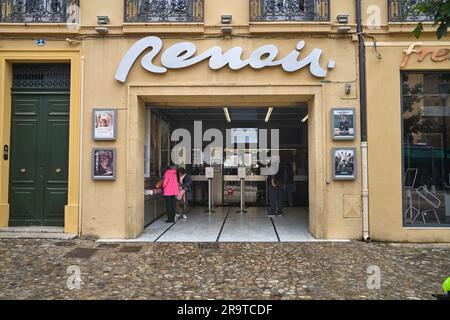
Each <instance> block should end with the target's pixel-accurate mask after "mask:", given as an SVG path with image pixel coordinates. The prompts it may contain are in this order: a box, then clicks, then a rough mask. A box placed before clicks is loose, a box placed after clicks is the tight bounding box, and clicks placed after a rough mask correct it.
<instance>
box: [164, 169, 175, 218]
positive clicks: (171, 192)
mask: <svg viewBox="0 0 450 320" xmlns="http://www.w3.org/2000/svg"><path fill="white" fill-rule="evenodd" d="M162 187H163V195H164V199H165V201H166V208H167V217H168V219H167V220H166V222H168V223H173V222H175V196H176V195H177V194H178V179H177V170H176V169H174V168H168V169H167V170H166V171H165V172H164V180H163V185H162Z"/></svg>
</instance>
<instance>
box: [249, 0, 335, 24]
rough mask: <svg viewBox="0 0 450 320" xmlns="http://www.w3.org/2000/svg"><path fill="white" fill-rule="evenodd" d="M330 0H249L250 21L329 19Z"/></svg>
mask: <svg viewBox="0 0 450 320" xmlns="http://www.w3.org/2000/svg"><path fill="white" fill-rule="evenodd" d="M329 20H330V0H250V21H252V22H257V21H329Z"/></svg>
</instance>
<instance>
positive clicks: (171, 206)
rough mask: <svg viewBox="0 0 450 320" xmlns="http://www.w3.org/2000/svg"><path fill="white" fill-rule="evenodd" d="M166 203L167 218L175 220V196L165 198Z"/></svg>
mask: <svg viewBox="0 0 450 320" xmlns="http://www.w3.org/2000/svg"><path fill="white" fill-rule="evenodd" d="M164 200H165V201H166V209H167V217H168V219H169V220H174V219H175V196H164Z"/></svg>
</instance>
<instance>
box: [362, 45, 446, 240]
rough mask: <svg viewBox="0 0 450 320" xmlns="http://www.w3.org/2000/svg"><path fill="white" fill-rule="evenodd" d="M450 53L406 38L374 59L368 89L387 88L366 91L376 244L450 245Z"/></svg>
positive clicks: (435, 46) (371, 59)
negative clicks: (449, 140) (394, 242)
mask: <svg viewBox="0 0 450 320" xmlns="http://www.w3.org/2000/svg"><path fill="white" fill-rule="evenodd" d="M369 46H370V47H372V48H373V44H372V45H369ZM449 52H450V51H449V49H448V42H446V41H429V42H427V41H423V42H406V41H405V42H390V43H389V42H386V43H381V47H379V53H380V54H381V55H382V59H381V60H380V61H378V62H377V61H376V60H374V59H373V58H372V57H370V56H369V57H370V58H369V59H370V60H369V63H368V86H369V88H377V87H378V86H381V85H383V88H384V89H383V94H381V93H380V91H379V90H368V95H369V106H368V109H369V114H368V118H369V121H368V125H369V132H370V133H369V135H370V138H371V139H370V157H369V166H370V171H369V179H370V185H371V188H370V189H371V190H370V193H371V202H370V211H371V213H372V215H371V228H370V229H371V233H372V235H373V237H375V238H377V239H384V240H392V241H412V242H416V241H435V242H447V241H449V229H448V228H449V226H450V221H449V214H450V207H449V197H450V193H449V188H448V186H449V185H450V181H449V164H450V162H449V159H448V158H449V157H448V156H449V155H448V152H449V142H448V138H447V137H448V134H449V132H450V131H449V130H450V129H449V125H448V121H449V118H448V117H449V115H450V114H449V112H448V110H449V101H448V93H449V73H448V70H449V66H450V61H449ZM375 69H376V71H375ZM380 74H382V76H380ZM386 97H389V99H386ZM387 113H389V115H390V116H389V117H386V116H385V115H386V114H387ZM388 136H390V137H396V138H395V139H386V137H388ZM388 172H389V174H388ZM378 199H386V201H378ZM399 199H402V200H401V201H400V200H399ZM376 213H378V215H377V216H375V214H376Z"/></svg>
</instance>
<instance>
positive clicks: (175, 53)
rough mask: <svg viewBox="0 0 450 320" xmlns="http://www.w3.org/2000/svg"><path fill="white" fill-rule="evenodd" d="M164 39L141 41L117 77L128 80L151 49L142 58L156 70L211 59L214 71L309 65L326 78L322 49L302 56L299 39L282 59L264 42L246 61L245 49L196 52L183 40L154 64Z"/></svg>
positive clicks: (291, 68)
mask: <svg viewBox="0 0 450 320" xmlns="http://www.w3.org/2000/svg"><path fill="white" fill-rule="evenodd" d="M162 47H163V42H162V40H161V39H160V38H158V37H154V36H150V37H145V38H143V39H141V40H139V41H137V42H136V43H135V44H134V45H133V46H132V47H131V48H130V49H129V50H128V52H127V53H126V54H125V56H124V57H123V59H122V61H121V62H120V65H119V67H118V68H117V72H116V76H115V79H116V80H117V81H120V82H125V81H126V80H127V77H128V74H129V73H130V70H131V68H132V67H133V65H134V63H135V62H136V60H137V59H138V58H139V56H140V55H141V54H143V53H144V52H145V51H147V50H148V49H150V51H149V52H148V53H146V54H145V55H144V56H143V57H142V59H141V65H142V67H143V68H144V69H145V70H147V71H149V72H152V73H166V72H167V71H168V69H182V68H187V67H190V66H192V65H195V64H197V63H199V62H201V61H203V60H207V59H209V67H210V68H211V69H213V70H218V69H221V68H223V67H225V66H227V65H228V67H229V68H230V69H231V70H240V69H242V68H244V67H246V66H250V67H251V68H253V69H262V68H265V67H274V66H281V68H282V69H283V70H284V71H286V72H294V71H298V70H300V69H303V68H305V67H306V66H308V65H309V71H310V72H311V74H312V75H313V76H315V77H318V78H324V77H326V75H327V71H326V70H324V69H323V68H322V67H321V66H320V57H321V56H322V50H321V49H317V48H316V49H313V50H312V51H311V52H310V53H309V54H308V55H307V56H306V57H303V58H300V51H302V50H303V48H304V47H305V42H304V41H299V42H298V43H297V46H296V47H295V49H294V50H292V51H291V52H290V53H288V54H287V55H286V56H285V57H284V58H281V59H278V60H277V56H278V48H277V47H276V46H274V45H271V44H269V45H264V46H262V47H259V48H257V49H256V50H254V51H253V52H252V53H251V54H250V55H249V58H248V59H247V60H242V54H243V51H244V50H243V49H242V48H241V47H233V48H231V49H229V50H228V51H226V52H223V50H222V48H221V47H219V46H215V47H212V48H209V49H207V50H206V51H204V52H202V53H200V54H198V55H196V53H197V47H196V46H195V44H193V43H192V42H179V43H176V44H174V45H172V46H170V47H169V48H167V49H166V50H165V51H164V52H163V53H162V55H161V64H162V66H157V65H155V64H154V63H153V59H155V57H156V56H157V55H158V54H159V53H160V52H161V50H162ZM334 66H335V62H334V61H332V60H330V61H328V69H333V68H334Z"/></svg>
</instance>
